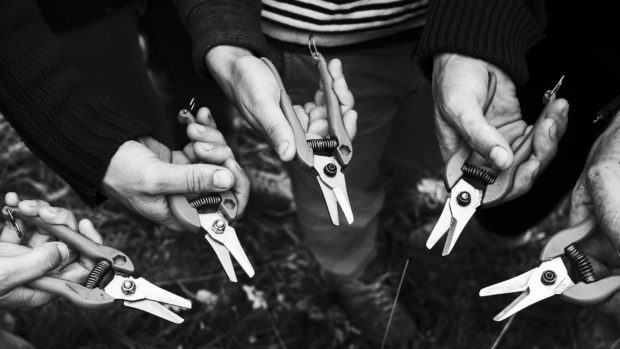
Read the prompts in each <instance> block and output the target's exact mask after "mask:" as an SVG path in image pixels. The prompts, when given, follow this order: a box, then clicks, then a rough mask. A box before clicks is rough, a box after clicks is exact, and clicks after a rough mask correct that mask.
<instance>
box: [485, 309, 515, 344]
mask: <svg viewBox="0 0 620 349" xmlns="http://www.w3.org/2000/svg"><path fill="white" fill-rule="evenodd" d="M516 316H517V314H515V315H513V316H511V317H510V319H508V321H507V322H506V324H505V325H504V328H502V332H500V333H499V336H497V338H496V339H495V342H494V343H493V346H491V349H497V346H498V345H499V342H500V341H501V340H502V338H503V337H504V335H505V334H506V331H508V328H509V327H510V325H512V321H514V319H515V317H516Z"/></svg>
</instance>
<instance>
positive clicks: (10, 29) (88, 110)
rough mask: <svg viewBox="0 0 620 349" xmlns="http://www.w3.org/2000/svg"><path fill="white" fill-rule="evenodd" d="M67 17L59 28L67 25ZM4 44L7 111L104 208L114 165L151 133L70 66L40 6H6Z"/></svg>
mask: <svg viewBox="0 0 620 349" xmlns="http://www.w3.org/2000/svg"><path fill="white" fill-rule="evenodd" d="M80 1H81V2H82V3H86V2H87V1H86V0H80ZM49 4H51V2H50V3H49ZM57 4H58V3H57ZM60 5H62V4H60ZM74 10H75V9H74ZM60 18H63V17H55V19H54V20H53V21H52V22H53V23H66V22H64V21H62V20H60ZM68 18H72V17H68ZM59 27H60V28H62V27H63V26H62V25H59ZM71 27H75V26H71ZM65 28H66V27H65ZM0 43H2V45H1V46H2V48H1V49H0V112H1V113H2V114H3V115H4V117H5V118H6V119H7V120H8V121H9V122H10V123H11V125H12V126H13V127H14V128H15V130H16V131H17V133H18V134H19V135H20V136H21V137H22V139H23V141H24V142H25V143H26V145H27V146H28V147H29V148H30V149H31V150H32V152H33V153H35V154H36V155H37V156H38V157H40V158H41V159H42V160H43V161H44V162H45V163H46V164H47V165H48V166H50V167H51V168H52V169H53V170H55V171H56V172H58V173H59V174H60V176H61V177H62V178H63V179H65V180H66V181H67V182H68V183H69V184H70V185H71V186H72V187H73V188H74V189H75V191H76V192H77V193H78V194H79V195H80V197H81V198H82V199H83V200H84V201H85V202H86V203H88V204H91V205H95V204H97V203H99V202H100V201H102V199H103V196H102V195H101V194H99V187H100V183H101V180H102V179H103V176H104V175H105V171H106V169H107V166H108V163H109V161H110V158H111V157H112V155H114V153H115V152H116V150H117V148H118V147H119V146H120V145H121V144H122V143H123V142H125V141H126V140H129V139H133V138H136V137H139V136H141V135H144V134H147V133H148V132H149V128H148V126H145V125H143V124H141V123H139V122H138V121H136V120H135V119H133V118H131V117H128V116H127V115H123V114H122V113H120V112H118V111H116V110H114V109H113V108H112V107H111V106H110V105H109V103H108V101H107V100H106V98H105V97H104V96H100V95H97V94H96V93H95V92H93V91H94V89H93V88H91V86H89V84H88V81H87V80H86V79H85V78H84V77H83V76H82V75H80V73H79V72H78V71H77V70H76V69H75V68H73V67H71V66H70V65H69V64H68V63H67V62H68V60H67V59H66V58H65V57H64V53H63V48H62V45H61V43H60V42H59V40H58V39H57V37H56V36H55V35H54V34H53V33H52V31H51V30H50V29H49V27H48V26H47V24H46V22H45V20H44V18H43V17H42V15H41V12H40V8H39V7H38V5H37V3H36V2H35V1H34V0H3V1H0Z"/></svg>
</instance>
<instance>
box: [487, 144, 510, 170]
mask: <svg viewBox="0 0 620 349" xmlns="http://www.w3.org/2000/svg"><path fill="white" fill-rule="evenodd" d="M489 158H491V161H493V163H494V164H495V165H497V166H499V167H501V168H504V167H506V165H507V164H508V160H509V159H510V154H509V153H508V151H506V149H504V148H502V147H500V146H499V145H498V146H496V147H494V148H493V149H492V150H491V153H490V154H489Z"/></svg>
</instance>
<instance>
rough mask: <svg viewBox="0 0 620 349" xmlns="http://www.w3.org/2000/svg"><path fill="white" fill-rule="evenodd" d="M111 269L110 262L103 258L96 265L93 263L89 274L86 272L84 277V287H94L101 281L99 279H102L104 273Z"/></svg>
mask: <svg viewBox="0 0 620 349" xmlns="http://www.w3.org/2000/svg"><path fill="white" fill-rule="evenodd" d="M111 269H112V263H110V262H109V261H107V260H105V259H104V260H102V261H100V262H99V263H97V265H95V267H94V268H93V270H91V271H90V274H88V278H87V279H86V288H95V287H97V286H99V283H100V282H101V280H103V278H104V277H105V275H106V274H107V273H108V272H109V271H110V270H111Z"/></svg>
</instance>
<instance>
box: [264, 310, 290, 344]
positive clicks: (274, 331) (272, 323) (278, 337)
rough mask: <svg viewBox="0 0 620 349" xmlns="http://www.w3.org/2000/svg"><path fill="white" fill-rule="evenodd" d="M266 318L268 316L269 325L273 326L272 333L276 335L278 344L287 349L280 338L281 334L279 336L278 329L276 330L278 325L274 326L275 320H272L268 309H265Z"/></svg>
mask: <svg viewBox="0 0 620 349" xmlns="http://www.w3.org/2000/svg"><path fill="white" fill-rule="evenodd" d="M267 318H269V322H270V323H271V327H272V328H273V333H274V334H275V335H276V339H277V340H278V344H280V347H281V348H283V349H287V347H286V344H285V343H284V341H283V340H282V336H280V331H279V330H278V327H277V326H276V323H275V321H273V317H272V316H271V313H270V312H269V311H268V310H267Z"/></svg>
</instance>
